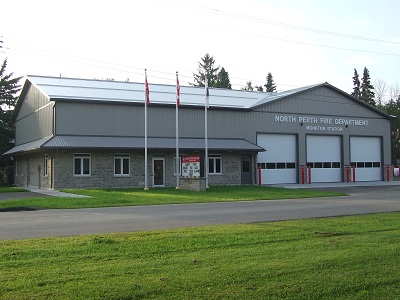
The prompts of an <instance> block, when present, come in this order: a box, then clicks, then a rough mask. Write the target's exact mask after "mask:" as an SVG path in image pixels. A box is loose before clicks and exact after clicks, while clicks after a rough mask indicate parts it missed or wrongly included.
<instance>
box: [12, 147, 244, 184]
mask: <svg viewBox="0 0 400 300" xmlns="http://www.w3.org/2000/svg"><path fill="white" fill-rule="evenodd" d="M74 154H86V155H87V154H90V174H89V175H74ZM116 154H128V155H129V162H130V165H129V170H130V174H129V175H114V158H115V155H116ZM181 155H182V156H183V155H193V153H191V154H186V153H185V154H181ZM174 158H175V153H172V152H168V153H161V152H160V153H157V152H154V153H152V152H149V153H148V186H149V187H152V186H154V185H153V160H154V159H160V160H163V161H164V185H162V186H170V187H174V186H176V176H175V175H174ZM202 159H204V157H202ZM45 160H47V162H46V161H45ZM221 160H222V174H210V175H209V185H227V184H241V155H240V154H234V153H222V154H221ZM15 164H16V170H17V171H16V174H15V184H16V185H17V186H30V187H36V188H43V189H62V188H95V187H99V188H105V187H115V188H142V187H144V178H145V174H144V153H143V152H142V151H141V152H123V151H118V152H114V151H106V150H85V149H78V150H54V151H48V152H38V153H35V154H30V155H25V156H23V157H22V156H20V157H18V156H16V157H15ZM46 166H47V172H45V170H44V169H45V168H46ZM202 168H204V165H203V164H202Z"/></svg>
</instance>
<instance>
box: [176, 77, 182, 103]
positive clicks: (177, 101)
mask: <svg viewBox="0 0 400 300" xmlns="http://www.w3.org/2000/svg"><path fill="white" fill-rule="evenodd" d="M180 96H181V86H180V85H179V79H178V71H176V106H180V105H181V100H180Z"/></svg>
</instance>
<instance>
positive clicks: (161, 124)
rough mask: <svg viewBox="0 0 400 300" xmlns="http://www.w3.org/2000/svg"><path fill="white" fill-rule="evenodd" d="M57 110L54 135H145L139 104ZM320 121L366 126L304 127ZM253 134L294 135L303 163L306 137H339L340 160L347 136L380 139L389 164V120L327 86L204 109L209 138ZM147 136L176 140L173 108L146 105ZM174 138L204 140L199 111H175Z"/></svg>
mask: <svg viewBox="0 0 400 300" xmlns="http://www.w3.org/2000/svg"><path fill="white" fill-rule="evenodd" d="M56 112H57V116H56V120H57V134H69V135H100V136H106V135H109V136H143V135H144V107H143V106H134V105H116V104H100V103H98V104H94V103H91V104H87V103H66V102H65V103H64V102H57V107H56ZM276 116H293V117H295V118H296V121H295V122H279V121H277V120H276ZM300 117H311V118H316V119H318V124H307V123H306V122H305V123H304V124H302V123H303V122H300V121H299V118H300ZM322 118H331V119H335V118H343V119H346V118H354V119H357V120H362V121H368V126H354V125H349V126H347V127H346V126H345V125H344V124H342V125H332V126H333V127H340V130H341V131H339V132H338V131H329V130H323V131H318V130H312V129H309V125H316V126H320V125H324V124H321V123H320V120H321V119H322ZM257 133H281V134H296V135H297V136H298V142H299V163H300V164H303V163H305V161H304V162H303V157H305V153H303V152H304V151H305V148H304V147H303V146H302V145H305V138H306V135H309V134H321V135H340V136H343V147H344V149H343V150H344V157H347V156H348V155H347V153H348V149H346V145H347V140H348V139H349V137H350V136H381V137H382V139H383V147H384V149H385V151H384V164H390V122H389V121H388V120H387V119H386V118H385V117H384V116H383V115H380V114H378V113H376V112H374V111H372V110H370V109H368V108H366V107H364V106H362V105H360V104H358V103H357V102H355V101H353V100H351V99H349V98H347V97H345V96H343V95H341V94H339V93H336V92H335V91H333V90H331V89H329V88H326V87H321V88H316V89H313V90H311V91H310V92H306V93H303V94H300V95H297V96H292V97H288V98H285V99H282V100H279V101H276V102H271V103H267V104H265V105H263V106H261V107H259V108H258V109H257V110H255V111H243V110H241V111H237V110H222V109H220V110H216V109H209V110H208V136H209V138H243V139H246V140H248V141H250V142H252V143H255V144H256V143H257ZM148 136H149V137H174V136H175V107H172V106H152V105H150V106H148ZM179 136H180V137H187V138H189V137H191V138H196V137H197V138H202V137H204V109H202V108H186V107H181V108H179ZM267 151H268V149H267ZM344 163H345V164H347V161H344Z"/></svg>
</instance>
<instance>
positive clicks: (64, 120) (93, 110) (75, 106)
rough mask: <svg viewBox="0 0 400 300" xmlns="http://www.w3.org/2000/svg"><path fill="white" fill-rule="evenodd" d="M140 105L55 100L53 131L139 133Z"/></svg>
mask: <svg viewBox="0 0 400 300" xmlns="http://www.w3.org/2000/svg"><path fill="white" fill-rule="evenodd" d="M141 124H144V113H143V107H138V106H130V105H115V104H114V105H111V104H100V103H76V102H71V103H67V102H60V101H58V102H57V103H56V134H66V135H104V136H143V132H144V131H143V127H142V125H141Z"/></svg>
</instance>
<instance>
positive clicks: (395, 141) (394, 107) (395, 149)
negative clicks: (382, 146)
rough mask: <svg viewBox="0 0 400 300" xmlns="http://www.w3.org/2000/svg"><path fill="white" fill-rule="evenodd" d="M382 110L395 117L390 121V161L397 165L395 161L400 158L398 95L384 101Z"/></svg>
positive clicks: (399, 109)
mask: <svg viewBox="0 0 400 300" xmlns="http://www.w3.org/2000/svg"><path fill="white" fill-rule="evenodd" d="M382 110H383V111H384V112H386V113H387V114H389V115H391V116H395V117H396V118H395V119H394V120H393V121H392V123H391V130H392V162H393V164H394V165H395V166H398V164H397V161H398V160H399V159H400V96H397V98H393V97H392V98H391V100H390V101H388V102H387V103H385V104H384V105H383V107H382Z"/></svg>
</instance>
